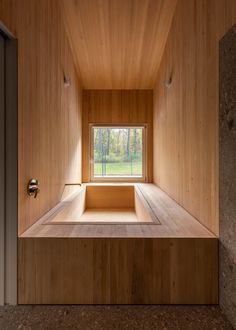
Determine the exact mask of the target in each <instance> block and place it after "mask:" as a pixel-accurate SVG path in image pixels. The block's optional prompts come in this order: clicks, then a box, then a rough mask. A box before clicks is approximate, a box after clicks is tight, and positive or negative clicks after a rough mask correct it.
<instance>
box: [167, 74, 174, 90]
mask: <svg viewBox="0 0 236 330" xmlns="http://www.w3.org/2000/svg"><path fill="white" fill-rule="evenodd" d="M172 76H173V71H172V72H171V74H170V77H169V79H167V80H165V86H166V87H167V88H170V87H171V85H172V82H173V79H172Z"/></svg>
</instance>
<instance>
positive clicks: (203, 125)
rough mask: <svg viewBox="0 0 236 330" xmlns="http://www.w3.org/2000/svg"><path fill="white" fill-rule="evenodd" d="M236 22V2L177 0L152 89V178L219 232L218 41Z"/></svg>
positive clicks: (211, 228) (205, 223)
mask: <svg viewBox="0 0 236 330" xmlns="http://www.w3.org/2000/svg"><path fill="white" fill-rule="evenodd" d="M234 22H236V2H235V1H234V0H217V1H215V0H207V1H205V0H197V1H195V0H179V1H178V4H177V8H176V12H175V15H174V18H173V22H172V27H171V29H170V33H169V37H168V40H167V45H166V49H165V52H164V55H163V59H162V62H161V65H160V70H159V76H158V79H157V84H156V88H155V91H154V170H153V172H154V182H155V183H156V184H158V185H159V186H160V187H161V189H163V190H164V191H166V192H167V193H168V194H169V195H170V196H171V197H172V198H174V199H175V200H176V201H177V202H178V203H180V205H182V206H183V207H184V208H186V209H187V210H188V211H189V212H190V213H191V214H192V215H194V216H195V217H196V218H197V219H198V220H199V221H200V222H201V223H202V224H204V225H205V226H206V227H207V228H209V229H210V230H211V231H213V232H214V233H215V234H218V233H219V215H218V213H219V203H218V190H219V188H218V180H219V174H218V108H219V93H218V89H219V77H218V70H219V54H218V53H219V40H220V38H221V37H222V36H223V35H224V33H225V32H226V31H227V30H228V29H229V28H230V26H231V25H232V24H233V23H234ZM171 73H173V82H172V85H171V86H170V88H167V87H166V86H165V83H164V82H165V81H166V80H168V79H169V77H170V75H171Z"/></svg>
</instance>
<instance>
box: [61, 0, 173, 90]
mask: <svg viewBox="0 0 236 330" xmlns="http://www.w3.org/2000/svg"><path fill="white" fill-rule="evenodd" d="M176 2H177V0H63V12H64V13H65V20H66V25H67V30H68V35H69V39H70V42H71V47H72V50H73V52H74V58H75V61H76V65H77V69H78V74H79V76H80V79H81V82H82V85H83V87H84V88H85V89H150V88H153V87H154V84H155V81H156V78H157V72H158V68H159V65H160V61H161V58H162V54H163V51H164V47H165V43H166V40H167V36H168V32H169V29H170V25H171V21H172V18H173V14H174V10H175V6H176Z"/></svg>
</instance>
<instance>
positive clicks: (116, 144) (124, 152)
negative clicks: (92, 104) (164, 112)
mask: <svg viewBox="0 0 236 330" xmlns="http://www.w3.org/2000/svg"><path fill="white" fill-rule="evenodd" d="M144 142H145V126H135V127H134V126H122V127H120V126H92V127H91V162H90V163H91V179H92V180H103V179H106V180H107V179H110V180H114V179H115V180H117V179H118V180H123V181H125V180H134V181H135V180H136V181H143V180H145V167H146V166H145V143H144Z"/></svg>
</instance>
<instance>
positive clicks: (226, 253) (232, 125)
mask: <svg viewBox="0 0 236 330" xmlns="http://www.w3.org/2000/svg"><path fill="white" fill-rule="evenodd" d="M219 136H220V305H221V307H222V309H223V311H224V312H225V314H226V315H227V317H228V318H229V320H230V321H231V322H232V324H233V326H234V327H235V328H236V25H234V26H233V28H232V29H231V30H230V31H229V32H228V33H227V34H226V35H225V36H224V38H223V39H222V40H221V42H220V116H219Z"/></svg>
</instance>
